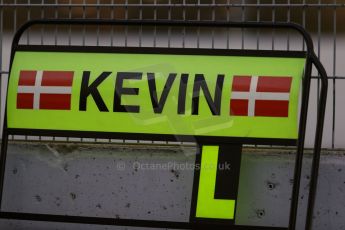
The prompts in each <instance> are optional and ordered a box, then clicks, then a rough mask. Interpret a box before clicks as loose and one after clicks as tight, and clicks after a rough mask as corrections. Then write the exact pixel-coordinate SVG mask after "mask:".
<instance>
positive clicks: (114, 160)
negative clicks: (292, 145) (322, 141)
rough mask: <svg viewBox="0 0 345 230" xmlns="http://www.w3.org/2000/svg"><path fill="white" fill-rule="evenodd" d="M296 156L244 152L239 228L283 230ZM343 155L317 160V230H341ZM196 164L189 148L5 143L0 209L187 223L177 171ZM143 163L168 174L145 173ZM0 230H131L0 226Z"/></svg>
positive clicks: (185, 187) (187, 187)
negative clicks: (263, 226)
mask: <svg viewBox="0 0 345 230" xmlns="http://www.w3.org/2000/svg"><path fill="white" fill-rule="evenodd" d="M294 153H295V151H294V150H293V149H262V148H257V149H252V148H245V149H244V152H243V157H242V164H241V176H240V186H239V197H238V209H237V216H236V223H237V224H247V225H269V226H286V225H287V221H288V218H287V217H288V210H289V197H290V194H291V187H292V182H293V181H292V171H293V159H294V155H295V154H294ZM344 154H345V151H324V152H323V156H322V159H321V160H322V163H321V168H320V179H319V186H318V195H317V202H316V208H315V219H314V228H313V229H315V230H321V229H329V230H331V229H335V230H338V229H345V222H344V219H345V209H344V207H345V194H344V190H345V175H344V171H345V165H344V160H343V159H344ZM310 157H311V155H310V153H307V154H306V157H305V163H304V169H303V177H302V185H301V195H300V205H301V209H300V213H299V220H298V229H303V228H302V226H303V217H305V213H306V212H305V211H306V210H305V205H306V202H307V191H308V181H309V178H310V176H309V170H310ZM194 159H195V147H194V146H193V145H184V146H182V145H170V146H167V145H157V144H154V145H149V144H129V145H123V144H119V143H117V144H115V143H113V144H105V143H97V144H91V143H89V144H88V143H83V144H79V143H56V142H55V143H51V142H44V143H34V142H31V143H26V142H15V143H11V144H10V145H9V149H8V159H7V168H6V180H5V191H4V194H3V206H2V209H3V210H5V211H19V212H34V213H35V212H36V213H47V214H67V215H84V216H102V217H110V218H136V219H152V220H171V221H188V218H189V209H190V199H191V192H192V181H193V171H192V170H188V169H183V167H185V165H186V164H193V163H194ZM146 163H147V164H149V163H150V164H151V163H154V164H155V165H156V166H157V165H158V166H159V165H160V166H162V165H166V168H163V167H162V168H160V169H159V168H157V167H156V166H155V167H156V169H154V170H153V169H151V170H149V169H143V168H142V167H141V166H142V165H143V164H146ZM140 165H141V166H140ZM138 166H139V167H138ZM0 229H11V230H12V229H28V230H29V229H134V228H129V227H116V226H91V225H78V224H61V223H44V222H29V221H10V220H0Z"/></svg>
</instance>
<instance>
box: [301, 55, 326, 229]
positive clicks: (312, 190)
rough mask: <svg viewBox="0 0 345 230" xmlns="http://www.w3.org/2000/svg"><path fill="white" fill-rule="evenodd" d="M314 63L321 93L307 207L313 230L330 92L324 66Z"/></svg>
mask: <svg viewBox="0 0 345 230" xmlns="http://www.w3.org/2000/svg"><path fill="white" fill-rule="evenodd" d="M313 62H314V64H315V67H316V69H317V70H318V73H319V75H320V76H321V78H322V79H321V93H320V101H318V104H319V106H318V110H317V122H316V131H315V139H314V151H313V160H312V166H311V174H310V187H309V196H308V206H307V222H306V226H305V229H306V230H311V229H312V226H313V219H314V218H313V210H314V206H315V197H316V192H317V182H318V175H319V166H320V155H321V146H322V131H323V126H324V118H325V111H326V102H327V90H328V79H327V74H326V71H325V69H324V68H323V66H322V65H321V63H320V61H319V59H318V58H317V57H315V56H314V58H313Z"/></svg>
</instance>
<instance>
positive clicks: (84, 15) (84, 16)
mask: <svg viewBox="0 0 345 230" xmlns="http://www.w3.org/2000/svg"><path fill="white" fill-rule="evenodd" d="M85 5H86V0H83V19H86V6H85ZM82 36H83V37H82V45H83V46H85V36H86V26H85V25H83V32H82Z"/></svg>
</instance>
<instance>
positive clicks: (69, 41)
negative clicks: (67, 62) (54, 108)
mask: <svg viewBox="0 0 345 230" xmlns="http://www.w3.org/2000/svg"><path fill="white" fill-rule="evenodd" d="M71 4H72V0H69V1H68V5H69V7H68V18H70V19H71V18H72V6H71ZM71 44H72V26H71V25H69V26H68V45H71ZM67 140H68V138H67Z"/></svg>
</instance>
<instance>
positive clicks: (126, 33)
mask: <svg viewBox="0 0 345 230" xmlns="http://www.w3.org/2000/svg"><path fill="white" fill-rule="evenodd" d="M125 19H128V0H126V1H125ZM127 39H128V26H125V46H127V44H128V41H127Z"/></svg>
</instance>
